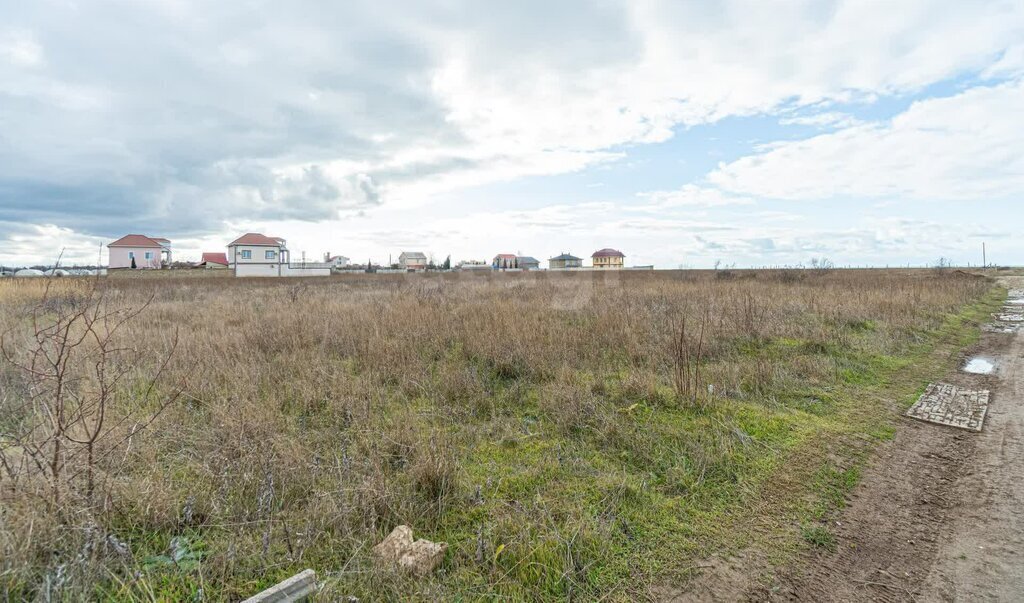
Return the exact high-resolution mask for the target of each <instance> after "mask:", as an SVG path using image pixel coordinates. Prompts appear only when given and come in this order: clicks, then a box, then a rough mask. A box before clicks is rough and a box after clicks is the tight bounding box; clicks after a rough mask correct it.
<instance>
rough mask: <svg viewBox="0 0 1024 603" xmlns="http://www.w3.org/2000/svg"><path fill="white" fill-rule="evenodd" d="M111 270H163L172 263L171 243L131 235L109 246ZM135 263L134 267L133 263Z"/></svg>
mask: <svg viewBox="0 0 1024 603" xmlns="http://www.w3.org/2000/svg"><path fill="white" fill-rule="evenodd" d="M107 249H108V250H109V252H110V259H109V262H108V265H109V266H110V267H111V268H114V269H118V268H145V269H156V268H162V267H163V266H165V265H170V263H171V242H170V241H168V240H167V239H164V238H160V237H147V236H146V235H140V234H130V235H125V236H123V237H121V238H120V239H118V240H116V241H114V242H113V243H111V244H109V245H107ZM133 261H134V264H135V265H134V266H132V263H133Z"/></svg>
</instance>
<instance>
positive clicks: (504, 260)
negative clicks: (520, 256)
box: [491, 253, 518, 270]
mask: <svg viewBox="0 0 1024 603" xmlns="http://www.w3.org/2000/svg"><path fill="white" fill-rule="evenodd" d="M491 268H494V269H495V270H508V269H509V268H518V266H516V254H514V253H499V254H498V255H496V256H494V259H493V260H491Z"/></svg>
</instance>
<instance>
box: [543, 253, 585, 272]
mask: <svg viewBox="0 0 1024 603" xmlns="http://www.w3.org/2000/svg"><path fill="white" fill-rule="evenodd" d="M582 267H583V260H582V259H581V258H578V257H576V256H574V255H570V254H568V253H563V254H562V255H558V256H555V257H553V258H551V259H549V260H548V268H550V269H551V270H568V269H572V268H582Z"/></svg>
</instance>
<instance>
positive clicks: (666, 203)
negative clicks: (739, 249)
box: [632, 184, 754, 212]
mask: <svg viewBox="0 0 1024 603" xmlns="http://www.w3.org/2000/svg"><path fill="white" fill-rule="evenodd" d="M637 196H638V197H639V198H641V199H643V200H645V201H648V202H649V203H648V204H645V205H639V206H635V207H633V208H632V209H634V210H636V211H646V212H664V211H665V210H670V209H673V208H681V207H687V208H706V207H721V206H725V205H752V204H753V203H754V200H753V199H751V198H750V197H743V196H736V195H730V194H728V193H724V192H722V191H720V190H718V189H716V188H710V187H702V186H697V185H696V184H686V185H683V186H682V187H680V188H679V189H676V190H671V191H650V192H644V193H639V194H638V195H637Z"/></svg>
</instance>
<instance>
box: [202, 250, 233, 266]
mask: <svg viewBox="0 0 1024 603" xmlns="http://www.w3.org/2000/svg"><path fill="white" fill-rule="evenodd" d="M206 262H209V263H211V264H222V265H224V266H227V265H228V254H226V253H217V252H213V251H204V252H203V261H202V263H206Z"/></svg>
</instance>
